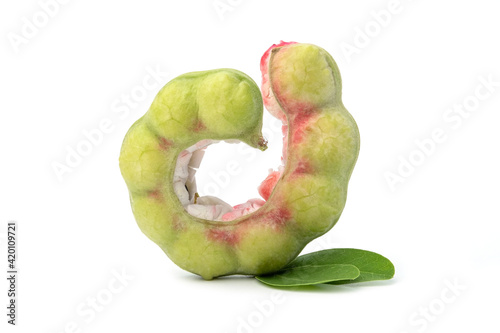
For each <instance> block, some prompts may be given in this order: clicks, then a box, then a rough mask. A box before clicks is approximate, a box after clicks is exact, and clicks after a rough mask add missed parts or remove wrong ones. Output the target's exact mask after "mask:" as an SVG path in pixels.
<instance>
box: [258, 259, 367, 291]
mask: <svg viewBox="0 0 500 333" xmlns="http://www.w3.org/2000/svg"><path fill="white" fill-rule="evenodd" d="M359 274H360V272H359V269H357V268H356V266H353V265H349V264H331V263H326V264H321V263H311V264H304V265H298V266H292V267H288V266H287V267H285V268H284V269H282V270H280V271H279V272H276V273H274V274H273V275H261V276H256V277H255V278H256V279H257V280H259V281H260V282H263V283H265V284H268V285H271V286H277V287H294V286H308V285H312V284H320V283H326V282H330V281H339V280H353V279H355V278H357V277H358V276H359Z"/></svg>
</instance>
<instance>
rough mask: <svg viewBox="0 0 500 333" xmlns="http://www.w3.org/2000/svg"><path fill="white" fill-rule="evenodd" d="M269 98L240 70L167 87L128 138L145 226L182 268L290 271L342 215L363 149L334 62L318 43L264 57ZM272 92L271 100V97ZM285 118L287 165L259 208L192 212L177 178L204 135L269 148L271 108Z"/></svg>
mask: <svg viewBox="0 0 500 333" xmlns="http://www.w3.org/2000/svg"><path fill="white" fill-rule="evenodd" d="M261 70H262V74H263V82H262V95H261V92H260V91H259V88H258V87H257V85H256V84H255V82H254V81H253V80H252V79H251V78H250V77H248V76H247V75H245V74H244V73H242V72H239V71H237V70H234V69H217V70H210V71H204V72H193V73H188V74H184V75H181V76H179V77H177V78H175V79H173V80H172V81H170V82H169V83H167V84H166V85H165V86H164V87H163V88H162V89H161V90H160V92H159V93H158V95H157V96H156V98H155V99H154V101H153V103H152V105H151V107H150V109H149V110H148V112H147V113H146V114H145V115H144V116H143V117H141V118H140V119H139V120H138V121H137V122H135V123H134V124H133V125H132V127H131V128H130V129H129V131H128V132H127V134H126V136H125V139H124V141H123V144H122V148H121V153H120V158H119V163H120V170H121V173H122V176H123V178H124V180H125V182H126V184H127V187H128V189H129V193H130V202H131V205H132V211H133V213H134V216H135V219H136V221H137V224H138V225H139V227H140V229H141V230H142V231H143V232H144V234H146V236H147V237H149V238H150V239H151V240H152V241H154V242H155V243H156V244H157V245H158V246H160V248H161V249H162V250H163V251H164V252H165V253H166V254H167V255H168V256H169V257H170V259H171V260H172V261H173V262H174V263H176V264H177V265H178V266H180V267H181V268H183V269H185V270H187V271H190V272H192V273H195V274H198V275H200V276H201V277H203V278H204V279H207V280H210V279H213V278H215V277H218V276H224V275H232V274H245V275H261V274H267V273H272V272H275V271H278V270H280V269H281V268H282V267H284V266H285V265H286V264H287V263H289V262H290V261H291V260H293V259H294V258H295V257H296V256H297V255H298V254H299V253H300V251H302V249H303V248H304V246H305V245H306V244H307V243H309V242H310V241H311V240H313V239H314V238H316V237H318V236H321V235H322V234H324V233H325V232H327V231H328V230H330V229H331V228H332V227H333V226H334V225H335V223H336V222H337V221H338V219H339V217H340V215H341V213H342V210H343V208H344V205H345V202H346V196H347V185H348V181H349V178H350V176H351V173H352V170H353V168H354V165H355V163H356V160H357V156H358V152H359V132H358V128H357V126H356V122H355V121H354V119H353V118H352V116H351V115H350V114H349V112H348V111H347V110H346V109H345V107H344V106H343V104H342V101H341V79H340V73H339V71H338V68H337V65H336V64H335V62H334V60H333V58H332V57H331V56H330V55H329V54H328V53H327V52H326V51H325V50H323V49H322V48H320V47H318V46H315V45H311V44H299V43H281V44H277V45H273V46H272V47H271V48H270V49H269V50H268V51H267V52H266V53H265V54H264V56H263V57H262V61H261ZM262 96H263V98H262ZM263 102H264V104H265V105H266V108H267V109H268V110H269V111H270V112H271V113H272V114H273V115H274V116H276V117H278V118H280V119H281V120H283V121H284V129H285V130H286V131H287V133H288V135H287V139H286V142H284V152H283V153H284V156H283V157H284V160H285V162H286V163H285V168H284V171H283V173H282V176H281V178H280V180H279V181H278V182H277V184H276V186H275V187H274V189H273V191H272V193H271V195H270V197H269V199H268V200H267V201H266V203H265V204H264V205H263V206H262V207H261V208H260V209H259V210H257V211H256V212H254V213H251V214H249V215H245V216H243V217H241V218H238V219H236V220H233V221H227V222H218V221H209V220H203V219H199V218H196V217H194V216H191V215H189V214H188V213H187V212H186V211H185V209H184V207H183V206H182V205H181V203H180V201H179V199H178V198H177V196H176V194H175V192H174V189H173V184H172V179H173V176H174V170H175V165H176V161H177V157H178V156H179V154H181V153H182V151H183V150H184V149H186V148H188V147H190V146H192V145H194V144H196V143H197V142H198V141H201V140H204V139H212V140H226V139H238V140H240V141H242V142H245V143H247V144H248V145H250V146H252V147H254V148H258V149H261V150H264V149H265V148H266V142H265V140H264V139H263V137H262V134H261V130H262V112H263V106H262V104H263Z"/></svg>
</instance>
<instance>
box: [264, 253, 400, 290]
mask: <svg viewBox="0 0 500 333" xmlns="http://www.w3.org/2000/svg"><path fill="white" fill-rule="evenodd" d="M393 276H394V265H393V264H392V263H391V261H390V260H389V259H387V258H385V257H384V256H382V255H380V254H377V253H374V252H370V251H365V250H359V249H329V250H323V251H318V252H313V253H309V254H305V255H302V256H300V257H297V258H295V260H293V261H292V262H290V263H289V264H288V265H287V266H285V267H284V268H283V269H281V270H280V271H278V272H276V273H273V274H272V275H261V276H256V277H255V278H256V279H257V280H259V281H260V282H262V283H265V284H268V285H271V286H277V287H295V286H307V285H314V284H322V283H326V284H347V283H357V282H366V281H374V280H388V279H391V278H392V277H393Z"/></svg>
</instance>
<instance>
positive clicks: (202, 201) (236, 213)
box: [173, 139, 283, 221]
mask: <svg viewBox="0 0 500 333" xmlns="http://www.w3.org/2000/svg"><path fill="white" fill-rule="evenodd" d="M218 142H219V141H218V140H209V139H206V140H201V141H199V142H197V143H196V144H194V145H193V146H191V147H189V148H187V149H185V150H183V151H182V152H181V153H180V154H179V156H178V158H177V164H176V166H175V171H174V179H173V182H174V191H175V194H176V195H177V197H178V198H179V200H180V202H181V204H182V206H183V207H184V209H185V210H186V211H187V212H188V213H189V214H190V215H192V216H195V217H198V218H201V219H205V220H212V221H231V220H234V219H237V218H239V217H241V216H244V215H247V214H250V213H253V212H254V211H256V210H257V209H259V208H260V207H262V205H264V203H265V201H264V200H262V199H250V200H248V201H247V202H245V203H243V204H239V205H236V206H234V207H233V206H231V205H230V204H228V203H227V202H225V201H224V200H222V199H220V198H217V197H215V196H210V195H207V196H198V194H197V187H196V177H195V174H196V171H197V169H198V168H199V167H200V165H201V161H202V159H203V155H204V154H205V149H206V148H207V147H208V146H210V145H211V144H214V143H218ZM225 142H227V143H240V142H241V141H239V140H225ZM269 172H270V175H269V176H268V178H266V180H264V182H263V183H262V184H261V185H260V186H259V192H260V189H261V188H263V187H266V188H267V189H268V192H269V191H270V190H269V188H271V189H272V188H273V187H274V185H275V184H276V182H277V181H278V179H279V177H280V176H281V173H282V172H283V166H280V167H279V169H278V171H273V170H272V169H270V170H269Z"/></svg>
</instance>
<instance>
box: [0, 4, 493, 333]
mask: <svg viewBox="0 0 500 333" xmlns="http://www.w3.org/2000/svg"><path fill="white" fill-rule="evenodd" d="M62 2H63V1H62V0H61V3H59V5H58V7H57V8H56V7H54V5H52V6H49V7H47V6H45V7H46V9H45V10H46V11H49V12H51V16H48V15H47V14H43V13H44V12H43V9H42V6H41V5H40V3H42V4H43V3H50V1H49V0H42V1H41V2H38V1H35V0H30V1H16V2H12V1H9V2H7V1H4V2H2V4H1V5H0V22H1V23H0V26H1V36H2V38H1V42H0V48H1V62H0V73H1V75H0V91H1V98H0V110H1V111H0V112H1V118H0V149H1V156H2V157H1V158H2V161H1V164H0V221H1V231H0V236H1V238H0V242H1V244H0V246H1V249H2V250H1V256H0V258H1V261H2V263H1V267H2V270H5V271H6V270H7V268H6V254H5V253H6V252H5V251H6V250H5V249H6V245H5V243H6V239H5V233H6V225H7V222H8V221H10V220H15V221H17V222H18V237H19V241H18V251H19V261H18V265H19V271H20V274H19V283H18V291H19V294H18V306H19V307H18V325H17V326H16V327H12V326H11V325H7V323H6V321H7V317H6V315H5V314H6V311H7V310H6V309H5V306H4V305H6V304H7V301H8V300H7V296H6V293H7V284H6V280H5V279H4V278H2V283H0V288H1V289H0V295H1V296H0V304H1V305H2V306H1V307H2V309H4V310H1V311H0V312H1V316H0V318H2V319H1V322H2V323H1V324H0V325H1V327H2V329H1V331H2V332H5V331H8V332H41V333H61V332H139V331H141V332H142V331H144V332H284V331H290V332H305V331H311V332H384V333H387V332H394V333H402V332H407V333H412V332H456V331H462V332H464V331H474V332H481V331H488V332H493V331H498V330H499V328H500V324H499V323H498V313H499V310H500V306H499V305H498V304H499V303H498V299H499V298H500V288H499V282H498V276H499V274H500V266H499V259H500V247H499V245H498V243H499V242H498V240H499V239H498V238H499V236H498V235H499V229H500V228H499V224H500V213H499V209H498V207H499V199H500V194H499V188H500V176H499V169H500V159H499V157H498V154H499V143H500V134H499V133H500V132H499V131H498V128H499V125H500V115H499V108H500V96H499V95H500V85H499V83H498V82H500V65H499V59H500V44H499V39H498V31H500V20H498V12H499V6H498V3H497V2H495V1H487V0H475V1H451V0H448V1H429V0H420V1H416V0H414V1H410V0H401V1H400V2H399V4H397V3H396V5H393V4H391V2H390V0H377V1H367V0H366V1H334V2H328V1H311V0H310V1H290V0H288V1H284V0H282V1H272V2H271V1H264V0H258V1H257V0H254V1H244V0H231V1H230V0H222V1H220V2H214V1H213V0H204V1H201V0H200V1H180V0H179V1H154V0H144V1H128V0H120V1H119V0H112V1H96V0H87V1H77V0H74V1H66V2H67V3H65V4H62ZM54 3H55V2H54V1H52V4H54ZM221 3H222V5H221ZM214 4H218V5H219V6H223V4H226V6H229V7H226V10H225V11H224V12H221V11H219V12H218V11H217V9H216V8H215V7H214ZM47 8H48V9H47ZM220 8H222V7H220ZM388 9H391V10H392V13H391V14H390V18H389V17H388V16H387V15H385V16H384V15H382V14H383V13H387V10H388ZM377 13H378V14H377ZM377 16H378V19H379V21H380V22H379V23H377V22H378V21H377V20H376V18H375V17H377ZM44 19H47V20H44ZM30 22H31V23H30ZM33 22H34V23H35V24H36V25H38V27H36V25H35V30H33V28H31V30H30V28H29V25H30V24H33ZM366 30H368V36H363V35H364V34H365V33H364V32H360V31H366ZM23 34H24V35H23ZM280 40H285V41H292V40H293V41H298V42H306V43H313V44H317V45H319V46H321V47H323V48H324V49H326V50H327V51H329V52H330V53H331V54H332V56H333V57H334V58H335V59H336V61H337V63H338V66H339V68H340V71H341V74H342V77H343V100H344V104H345V105H346V107H347V109H348V110H349V111H350V112H351V114H352V115H353V116H354V118H355V119H356V121H357V123H358V125H359V129H360V133H361V151H360V155H359V160H358V163H357V165H356V168H355V170H354V173H353V175H352V178H351V182H350V187H349V196H348V200H347V205H346V208H345V211H344V213H343V215H342V217H341V219H340V221H339V222H338V224H337V225H336V226H335V227H334V228H333V229H332V231H330V232H329V233H328V234H326V235H324V236H323V237H321V238H319V239H317V240H316V241H314V242H313V243H311V244H310V245H309V246H308V247H307V248H306V249H305V251H307V252H310V251H315V250H320V249H325V248H332V247H354V248H361V249H367V250H372V251H375V252H378V253H381V254H383V255H385V256H387V257H388V258H390V259H391V260H392V261H393V262H394V264H395V266H396V275H395V278H394V279H393V280H391V281H388V282H379V283H368V284H364V285H353V286H343V287H342V286H322V287H308V288H301V289H297V290H280V289H273V288H269V287H266V286H264V285H261V284H259V283H258V282H257V281H256V280H254V279H251V278H224V279H218V280H214V281H210V282H207V281H203V280H202V279H200V278H198V277H196V276H194V275H191V274H189V273H187V272H184V271H182V270H181V269H180V268H178V267H177V266H175V265H174V264H173V263H172V262H171V261H170V260H169V259H168V258H167V257H166V256H165V255H164V254H163V253H162V251H161V250H160V248H159V247H157V246H156V245H155V244H154V243H152V242H151V241H149V240H148V239H147V238H146V237H145V236H144V235H143V234H142V233H141V232H140V230H139V229H138V227H137V226H136V224H135V221H134V219H133V216H132V212H131V209H130V206H129V202H128V193H127V188H126V186H125V183H124V182H123V180H122V178H121V175H120V171H119V168H118V155H119V150H120V145H121V141H122V139H123V137H124V135H125V132H126V131H127V129H128V127H129V126H130V125H131V124H132V123H133V122H134V121H135V120H136V119H138V118H139V117H140V116H141V115H142V114H144V112H146V111H147V109H148V107H149V105H150V103H151V101H152V99H153V98H154V96H155V94H156V92H157V91H158V90H159V88H160V87H161V86H162V85H163V84H165V83H166V82H168V81H169V80H170V79H172V78H174V77H175V76H176V75H179V74H182V73H184V72H190V71H195V70H205V69H213V68H220V67H230V68H236V69H239V70H241V71H243V72H246V73H247V74H249V75H250V76H251V77H252V78H254V80H255V81H256V82H257V83H260V72H259V61H260V57H261V55H262V54H263V53H264V51H265V50H266V49H267V48H268V47H269V46H270V45H271V44H273V43H277V42H279V41H280ZM16 41H17V42H16ZM354 48H355V50H354ZM347 49H350V50H351V52H354V51H355V53H351V54H349V52H347V51H346V50H347ZM353 50H354V51H353ZM148 70H149V71H152V70H159V71H160V72H163V74H161V77H160V82H161V84H160V83H156V85H155V86H154V88H151V85H153V84H155V81H154V80H149V81H148V83H149V85H148V87H149V89H145V88H143V87H142V83H143V80H144V79H147V78H148V75H149V74H148ZM488 78H489V80H491V81H493V82H496V83H494V84H493V85H489V86H485V85H484V84H483V83H481V82H482V81H481V80H488ZM141 87H142V88H141ZM488 89H490V90H488ZM141 92H143V93H144V94H142V95H141ZM476 93H479V96H480V99H478V98H477V97H475V94H476ZM132 94H135V95H134V96H135V99H134V98H132V100H131V103H130V105H129V106H125V105H126V104H124V103H125V102H124V98H127V96H132ZM464 104H465V107H466V108H468V109H469V110H471V111H467V110H466V109H465V107H464ZM454 106H455V107H462V108H463V109H464V110H465V112H464V113H463V114H464V116H459V114H458V113H456V111H453V108H454ZM119 107H121V108H119ZM450 108H451V111H450ZM118 110H121V111H120V112H115V111H118ZM455 110H457V109H455ZM450 117H451V118H450ZM106 119H107V120H106ZM103 121H104V122H106V121H107V122H108V123H110V124H111V126H110V127H108V128H107V133H105V134H104V135H103V138H102V139H101V140H100V141H96V142H97V143H96V144H94V145H92V146H91V151H90V152H89V153H88V154H87V156H84V157H82V159H81V160H80V161H77V162H78V163H76V162H75V166H74V167H71V168H70V169H71V172H65V173H64V174H63V175H62V176H61V177H59V178H60V179H59V178H58V176H57V175H56V172H55V171H54V168H53V166H54V163H56V162H57V163H61V164H65V163H66V162H65V159H66V158H67V155H68V149H77V147H78V146H79V145H80V146H82V145H85V143H82V142H85V140H86V137H85V135H84V132H85V131H87V132H88V131H93V130H95V129H98V128H99V126H100V124H101V123H102V122H103ZM274 125H275V124H274ZM274 125H273V122H272V121H271V118H270V117H269V116H267V115H266V117H265V129H266V131H267V132H266V133H267V135H268V137H269V139H270V149H269V150H268V151H266V152H265V153H260V152H259V153H257V152H256V153H255V154H251V153H249V152H248V150H243V151H242V150H238V149H241V148H238V147H237V146H229V145H222V144H221V145H219V146H215V147H211V148H210V149H209V150H208V153H207V157H206V160H204V162H203V164H202V170H200V175H199V176H200V177H199V182H201V188H202V189H203V186H208V187H210V186H212V188H216V186H215V185H217V182H216V181H215V180H214V177H213V175H214V173H218V174H219V175H220V174H221V172H224V170H225V168H226V166H227V163H228V162H229V161H233V160H235V161H237V163H239V164H238V165H239V167H240V168H239V169H238V170H239V174H238V175H235V176H231V179H230V181H229V184H228V185H227V186H226V184H223V182H222V183H221V180H220V179H222V178H219V183H220V184H222V185H223V186H220V184H219V185H218V186H219V187H218V188H219V190H220V192H221V193H222V194H221V196H222V197H223V198H226V199H227V198H229V201H230V203H232V204H236V203H238V202H243V201H244V200H246V199H247V198H249V197H252V196H256V195H257V192H256V190H255V189H256V187H257V185H258V183H259V182H260V181H261V180H263V179H264V178H265V176H266V175H267V169H268V168H272V167H275V166H277V163H278V161H279V157H280V149H281V146H280V140H279V138H280V133H279V129H277V128H276V126H274ZM434 131H441V133H442V136H444V139H443V138H442V139H443V140H440V142H438V143H434V144H430V143H429V141H428V140H429V139H431V138H432V133H433V132H434ZM416 141H418V142H427V146H426V147H427V148H426V149H425V148H424V150H427V154H426V155H424V152H422V149H421V148H419V147H418V145H417V143H416ZM80 148H81V147H80ZM87 148H88V147H87ZM243 148H244V147H243ZM419 151H420V152H419ZM409 159H411V160H412V161H413V162H415V163H416V164H418V165H416V166H414V167H408V165H406V167H402V166H401V163H403V162H401V161H402V160H409ZM398 168H399V169H400V170H399V171H398ZM412 169H413V170H412ZM209 171H212V172H214V173H212V175H211V174H210V173H209ZM398 172H399V173H398ZM387 173H392V175H393V176H394V175H398V176H399V177H401V178H399V180H400V181H399V182H397V183H396V184H395V185H394V186H393V188H391V186H390V185H389V183H388V181H387V179H386V177H387ZM221 177H222V176H221ZM215 178H216V177H215ZM207 184H212V185H207ZM214 184H215V185H214ZM208 187H207V188H208ZM120 274H125V275H126V277H125V279H126V280H125V281H124V282H120V280H116V278H115V275H120ZM2 276H3V274H2ZM452 285H455V286H454V287H450V286H452ZM110 288H111V289H112V291H110ZM95 298H96V299H97V302H98V303H97V304H96V305H95V307H96V309H99V311H97V310H93V308H92V307H91V305H90V304H91V303H90V302H92V299H95ZM271 302H274V303H271ZM102 303H104V304H102ZM271 304H272V305H271ZM425 313H428V314H425ZM5 328H7V330H5Z"/></svg>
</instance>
